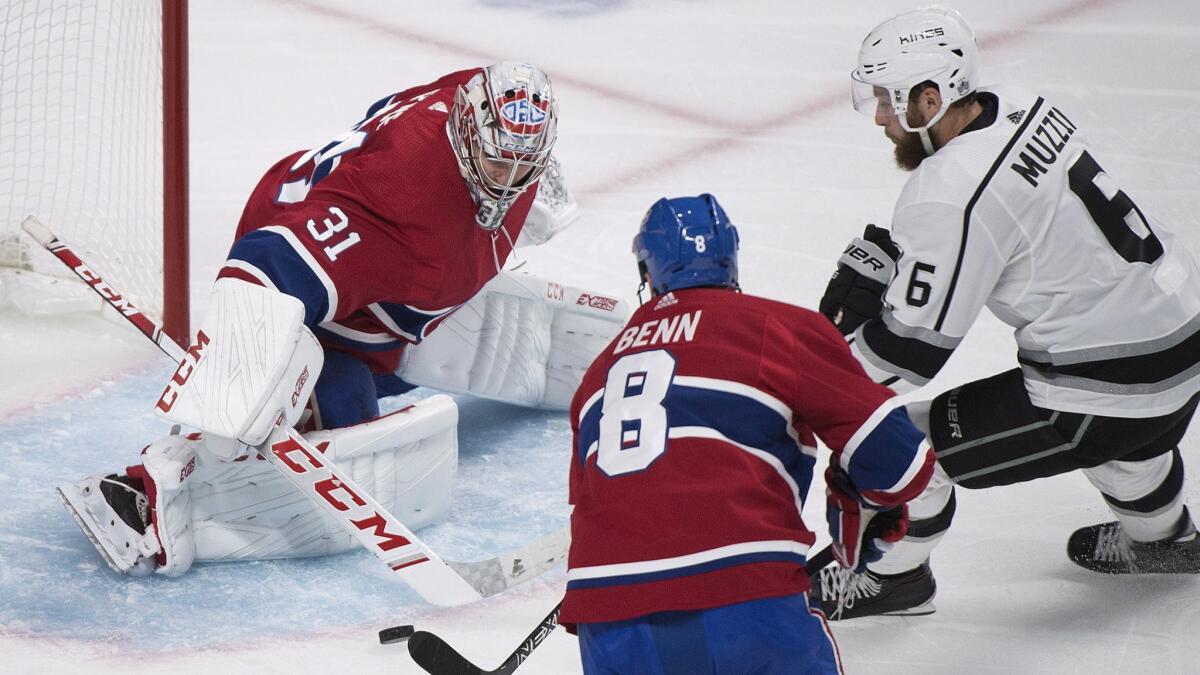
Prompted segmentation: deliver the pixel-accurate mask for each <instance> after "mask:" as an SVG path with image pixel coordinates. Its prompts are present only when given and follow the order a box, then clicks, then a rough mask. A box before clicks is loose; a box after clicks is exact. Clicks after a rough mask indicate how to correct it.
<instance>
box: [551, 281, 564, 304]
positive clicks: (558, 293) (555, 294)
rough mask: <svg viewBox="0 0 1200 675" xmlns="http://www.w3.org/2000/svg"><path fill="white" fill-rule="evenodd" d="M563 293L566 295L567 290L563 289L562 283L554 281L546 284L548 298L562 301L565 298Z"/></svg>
mask: <svg viewBox="0 0 1200 675" xmlns="http://www.w3.org/2000/svg"><path fill="white" fill-rule="evenodd" d="M563 295H565V292H564V291H563V287H562V284H556V283H554V282H553V281H551V282H549V283H547V284H546V298H547V299H549V300H557V301H559V302H561V301H562V299H563Z"/></svg>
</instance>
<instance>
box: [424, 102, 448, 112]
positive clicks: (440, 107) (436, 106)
mask: <svg viewBox="0 0 1200 675" xmlns="http://www.w3.org/2000/svg"><path fill="white" fill-rule="evenodd" d="M429 109H430V110H436V111H437V112H450V111H449V110H447V109H446V104H445V103H442V102H441V101H438V102H437V103H434V104H433V105H431V106H429Z"/></svg>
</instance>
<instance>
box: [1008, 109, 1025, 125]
mask: <svg viewBox="0 0 1200 675" xmlns="http://www.w3.org/2000/svg"><path fill="white" fill-rule="evenodd" d="M1007 117H1008V121H1009V122H1012V123H1013V124H1020V123H1021V120H1023V119H1025V111H1024V110H1018V111H1017V112H1015V113H1009V114H1008V115H1007Z"/></svg>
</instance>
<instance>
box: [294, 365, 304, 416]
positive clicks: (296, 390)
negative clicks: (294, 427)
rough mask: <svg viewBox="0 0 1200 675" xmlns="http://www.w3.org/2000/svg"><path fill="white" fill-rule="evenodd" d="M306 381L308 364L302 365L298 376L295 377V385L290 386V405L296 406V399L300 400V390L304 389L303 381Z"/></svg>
mask: <svg viewBox="0 0 1200 675" xmlns="http://www.w3.org/2000/svg"><path fill="white" fill-rule="evenodd" d="M305 382H308V366H304V370H303V372H301V373H300V377H298V378H296V386H295V387H293V388H292V407H293V408H295V407H296V401H298V400H300V390H302V389H304V383H305Z"/></svg>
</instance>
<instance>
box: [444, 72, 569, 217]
mask: <svg viewBox="0 0 1200 675" xmlns="http://www.w3.org/2000/svg"><path fill="white" fill-rule="evenodd" d="M446 131H447V133H448V134H449V136H450V142H451V144H452V145H453V147H454V153H455V155H456V156H457V158H458V169H459V172H460V173H462V176H463V179H464V180H465V181H466V182H467V189H468V190H469V191H470V193H471V198H472V199H474V200H475V205H476V207H477V212H476V215H475V221H476V222H477V223H478V224H479V226H480V227H482V228H483V229H485V230H489V231H491V230H495V229H497V228H498V227H500V224H501V223H502V222H503V220H504V214H506V213H507V212H508V209H509V207H511V206H512V204H513V202H515V201H516V200H517V198H518V197H520V196H521V193H523V192H524V191H525V189H526V188H528V187H529V186H530V185H532V184H533V183H534V182H535V181H537V179H538V178H540V177H541V175H542V172H543V171H545V169H546V164H547V163H548V162H549V161H550V150H551V149H552V148H553V147H554V141H555V139H556V137H557V135H558V103H557V101H556V100H555V98H554V91H553V89H552V88H551V86H550V77H549V76H548V75H546V73H544V72H543V71H542V70H541V69H540V68H538V67H537V66H533V65H530V64H528V63H520V62H515V61H502V62H500V63H496V64H493V65H490V66H488V67H486V68H484V69H483V70H482V71H480V72H479V73H478V74H477V75H475V76H474V77H472V78H471V79H470V80H469V81H468V82H467V84H466V85H465V86H463V87H459V88H458V91H457V92H455V95H454V107H453V109H452V110H451V111H450V119H449V120H448V121H447V123H446Z"/></svg>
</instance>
